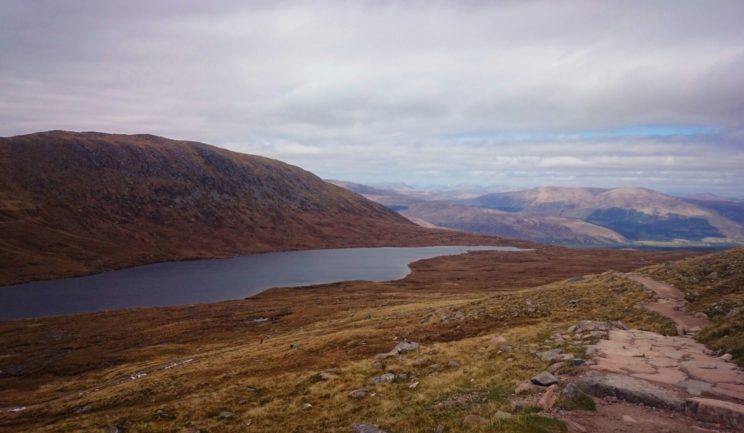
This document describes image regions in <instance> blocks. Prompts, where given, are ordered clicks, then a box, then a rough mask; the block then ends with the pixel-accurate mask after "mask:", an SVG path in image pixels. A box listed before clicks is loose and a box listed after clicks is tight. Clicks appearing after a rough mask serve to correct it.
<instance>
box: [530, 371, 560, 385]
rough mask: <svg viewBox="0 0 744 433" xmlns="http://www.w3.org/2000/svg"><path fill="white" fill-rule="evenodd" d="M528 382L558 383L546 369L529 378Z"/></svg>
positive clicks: (536, 383) (538, 383)
mask: <svg viewBox="0 0 744 433" xmlns="http://www.w3.org/2000/svg"><path fill="white" fill-rule="evenodd" d="M530 382H532V383H534V384H535V385H540V386H550V385H553V384H555V383H558V379H557V378H556V377H555V376H553V375H552V374H550V373H548V372H547V371H543V372H542V373H540V374H538V375H536V376H535V377H533V378H532V379H530Z"/></svg>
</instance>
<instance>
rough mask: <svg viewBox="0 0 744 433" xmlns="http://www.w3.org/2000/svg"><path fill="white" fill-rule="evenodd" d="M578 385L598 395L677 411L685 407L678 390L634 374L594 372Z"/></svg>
mask: <svg viewBox="0 0 744 433" xmlns="http://www.w3.org/2000/svg"><path fill="white" fill-rule="evenodd" d="M577 386H578V387H579V389H580V390H581V391H583V392H585V393H587V394H591V395H594V396H596V397H606V396H610V397H616V398H620V399H623V400H626V401H629V402H631V403H642V404H645V405H647V406H652V407H657V408H664V409H671V410H677V411H681V410H683V408H684V401H683V400H682V398H681V397H680V395H679V394H678V393H677V392H675V391H672V390H669V389H665V388H662V387H660V386H657V385H654V384H652V383H650V382H647V381H645V380H642V379H637V378H635V377H632V376H626V375H622V374H614V373H606V374H593V375H590V376H585V377H583V378H581V379H580V380H579V382H578V383H577Z"/></svg>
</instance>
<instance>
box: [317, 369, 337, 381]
mask: <svg viewBox="0 0 744 433" xmlns="http://www.w3.org/2000/svg"><path fill="white" fill-rule="evenodd" d="M337 377H338V376H336V375H335V374H331V373H327V372H325V371H321V372H320V373H318V379H320V380H333V379H335V378H337Z"/></svg>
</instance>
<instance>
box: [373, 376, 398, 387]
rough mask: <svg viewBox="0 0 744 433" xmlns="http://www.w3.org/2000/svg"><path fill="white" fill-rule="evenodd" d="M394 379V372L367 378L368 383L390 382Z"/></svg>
mask: <svg viewBox="0 0 744 433" xmlns="http://www.w3.org/2000/svg"><path fill="white" fill-rule="evenodd" d="M394 380H395V374H393V373H385V374H381V375H379V376H375V377H373V378H371V379H370V380H369V383H371V384H373V385H379V384H381V383H390V382H392V381H394Z"/></svg>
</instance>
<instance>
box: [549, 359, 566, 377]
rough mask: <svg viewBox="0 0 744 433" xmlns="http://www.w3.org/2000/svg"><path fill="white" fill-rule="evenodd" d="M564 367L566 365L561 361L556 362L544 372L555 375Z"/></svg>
mask: <svg viewBox="0 0 744 433" xmlns="http://www.w3.org/2000/svg"><path fill="white" fill-rule="evenodd" d="M565 366H566V363H565V362H563V361H560V362H556V363H555V364H551V365H550V367H548V368H547V369H546V371H547V372H548V373H550V374H556V373H557V372H558V370H560V369H561V368H563V367H565Z"/></svg>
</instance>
